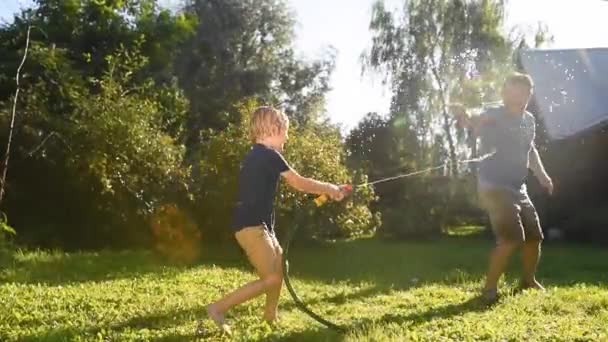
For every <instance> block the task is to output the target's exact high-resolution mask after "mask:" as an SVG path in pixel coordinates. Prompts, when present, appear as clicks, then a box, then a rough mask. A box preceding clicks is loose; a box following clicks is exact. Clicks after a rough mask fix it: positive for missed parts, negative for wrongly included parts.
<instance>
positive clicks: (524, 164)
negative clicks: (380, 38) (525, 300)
mask: <svg viewBox="0 0 608 342" xmlns="http://www.w3.org/2000/svg"><path fill="white" fill-rule="evenodd" d="M532 89H533V82H532V79H531V78H530V76H528V75H525V74H520V73H515V74H513V75H511V76H510V77H508V79H507V80H506V82H505V84H504V87H503V90H502V97H503V105H502V106H499V107H496V108H491V109H489V110H488V111H486V112H485V113H483V114H481V115H479V116H475V117H471V116H469V115H468V114H467V113H466V111H465V110H464V109H463V108H462V107H455V110H454V111H455V116H456V120H457V122H458V124H459V125H466V126H468V127H470V128H473V129H474V131H475V132H476V133H477V134H478V135H479V136H480V137H481V140H482V152H483V153H489V152H492V151H495V154H494V155H492V156H491V157H490V158H488V159H485V160H483V161H482V162H481V164H480V167H479V173H478V187H479V199H480V202H481V206H482V207H483V208H484V209H485V210H486V211H487V212H488V215H489V217H490V222H491V224H492V228H493V231H494V234H495V236H496V242H497V243H496V247H495V248H494V250H493V251H492V253H491V255H490V264H489V269H488V273H487V277H486V283H485V287H484V290H483V296H484V297H485V299H486V300H488V301H490V302H493V301H496V300H497V298H498V291H497V287H498V279H499V278H500V276H501V275H502V273H503V271H504V269H505V266H506V264H507V262H508V259H509V257H510V256H511V254H512V253H513V251H514V250H515V249H516V248H518V247H522V250H523V260H522V262H523V278H522V284H521V287H522V288H534V289H543V287H542V286H541V285H540V284H539V283H538V281H537V280H536V278H535V272H536V267H537V265H538V261H539V259H540V246H541V242H542V240H543V232H542V229H541V226H540V222H539V219H538V215H537V213H536V209H535V208H534V205H533V204H532V201H531V200H530V198H529V196H528V193H527V190H526V184H525V178H526V176H527V174H528V168H530V169H531V170H532V172H533V173H534V175H535V176H536V178H537V179H538V181H539V182H540V184H541V185H542V186H543V187H544V188H545V189H546V190H547V191H548V192H549V194H551V193H552V192H553V183H552V181H551V178H550V177H549V176H548V175H547V173H546V172H545V169H544V167H543V164H542V162H541V159H540V156H539V154H538V151H537V149H536V146H535V144H534V137H535V124H536V123H535V118H534V116H533V115H532V114H530V113H529V112H527V111H526V107H527V105H528V101H529V100H530V97H531V95H532Z"/></svg>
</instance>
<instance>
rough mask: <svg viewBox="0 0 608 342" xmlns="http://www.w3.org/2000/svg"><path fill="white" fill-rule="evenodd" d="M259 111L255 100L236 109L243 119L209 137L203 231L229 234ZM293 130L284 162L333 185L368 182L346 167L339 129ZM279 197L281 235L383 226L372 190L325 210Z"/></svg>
mask: <svg viewBox="0 0 608 342" xmlns="http://www.w3.org/2000/svg"><path fill="white" fill-rule="evenodd" d="M254 108H255V102H247V103H244V104H243V105H241V106H239V107H237V108H236V112H235V113H234V114H233V115H240V117H241V119H240V121H239V122H238V123H237V124H231V125H229V126H228V128H226V129H225V130H223V131H221V132H214V133H213V134H210V135H209V137H208V138H207V139H208V141H207V143H206V144H205V145H204V149H203V151H202V155H203V158H202V162H201V171H200V174H201V178H200V179H199V180H198V190H197V191H196V196H197V203H198V205H199V206H198V208H197V210H196V211H197V213H198V214H199V215H200V216H199V222H201V225H202V226H203V230H204V232H207V233H211V232H214V234H212V235H215V236H218V235H229V233H230V229H229V227H230V223H231V221H230V220H231V219H232V210H233V203H234V202H235V198H236V190H237V186H238V184H237V181H238V173H239V166H240V162H241V160H242V158H243V156H244V155H245V153H246V152H247V151H248V149H249V148H250V146H251V141H250V140H249V136H248V127H249V126H248V123H249V115H250V113H251V112H252V111H253V109H254ZM290 131H291V132H290V134H289V141H288V142H287V145H286V152H285V158H286V159H287V161H288V162H289V163H290V165H291V166H292V167H293V168H294V169H295V170H297V171H298V172H299V173H300V174H302V175H304V176H306V177H312V178H316V179H320V180H323V181H328V182H334V183H346V182H349V181H351V180H352V179H353V178H354V177H358V179H364V178H363V177H364V176H363V173H362V172H360V171H355V172H350V171H349V170H348V169H347V168H346V167H345V166H344V164H343V163H344V159H343V157H344V152H343V150H342V148H341V143H340V136H339V134H338V132H337V131H336V130H335V129H333V128H331V127H323V126H319V127H297V125H296V126H295V127H293V126H292V127H291V128H290ZM355 179H356V178H355ZM277 196H278V200H277V202H276V209H277V225H278V229H279V231H282V230H284V229H286V228H288V226H290V225H299V226H300V227H301V228H302V229H300V231H302V232H304V234H305V236H306V237H311V236H318V237H334V238H335V237H353V236H360V235H363V234H370V233H373V232H374V230H375V228H376V226H377V225H378V218H377V217H376V216H374V215H373V214H372V213H371V212H370V211H369V209H368V208H367V204H368V203H369V202H370V201H371V200H372V199H373V193H372V192H371V191H369V190H368V189H363V190H362V191H358V192H357V194H356V195H355V197H354V199H353V200H349V201H346V202H345V203H330V204H327V205H325V206H323V207H321V208H316V207H314V204H312V198H311V197H309V196H306V195H304V194H301V193H296V192H295V191H294V190H293V189H287V188H286V187H282V188H281V191H280V193H279V194H278V195H277Z"/></svg>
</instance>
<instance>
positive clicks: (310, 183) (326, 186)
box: [281, 169, 344, 201]
mask: <svg viewBox="0 0 608 342" xmlns="http://www.w3.org/2000/svg"><path fill="white" fill-rule="evenodd" d="M281 176H283V178H285V181H286V182H287V184H289V186H291V187H292V188H294V189H296V190H298V191H301V192H307V193H310V194H316V195H324V194H327V195H329V196H330V197H331V198H332V199H333V200H338V201H339V200H341V199H342V198H343V197H344V194H343V193H342V191H341V189H340V187H338V186H337V185H334V184H330V183H325V182H320V181H318V180H315V179H312V178H307V177H302V176H300V175H299V174H298V173H297V172H296V171H295V170H293V169H289V170H287V171H285V172H283V173H281Z"/></svg>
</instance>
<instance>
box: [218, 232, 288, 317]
mask: <svg viewBox="0 0 608 342" xmlns="http://www.w3.org/2000/svg"><path fill="white" fill-rule="evenodd" d="M267 234H268V233H267V232H265V231H263V228H259V227H252V228H245V229H243V230H241V231H239V232H238V233H237V234H236V238H237V241H238V242H239V244H240V245H241V247H242V248H243V249H244V250H245V252H246V254H247V257H248V258H249V261H250V262H251V264H252V265H253V267H254V268H255V270H256V272H257V273H258V275H259V276H260V278H261V279H259V280H256V281H252V282H250V283H247V284H245V285H244V286H242V287H240V288H238V289H237V290H235V291H233V292H231V293H229V294H227V295H225V296H224V297H223V298H222V299H220V300H218V301H217V302H215V303H213V304H210V305H209V306H208V307H207V312H208V313H209V317H210V318H212V319H213V320H214V321H215V322H216V324H218V323H219V324H218V325H220V326H221V325H222V324H224V323H223V316H224V314H225V313H226V312H227V311H228V310H230V309H231V308H232V307H234V306H236V305H239V304H242V303H244V302H246V301H248V300H250V299H252V298H255V297H257V296H259V295H261V294H263V293H268V291H269V290H271V289H276V288H277V287H278V288H279V289H280V285H281V284H282V274H280V273H277V272H276V271H275V260H276V252H275V248H274V246H273V242H272V240H271V239H269V238H268V235H267ZM277 300H278V299H277ZM214 317H215V318H214Z"/></svg>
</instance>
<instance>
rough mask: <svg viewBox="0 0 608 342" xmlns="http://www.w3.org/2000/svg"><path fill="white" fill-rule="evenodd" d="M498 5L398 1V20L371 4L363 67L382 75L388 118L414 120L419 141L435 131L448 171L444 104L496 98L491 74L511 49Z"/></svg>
mask: <svg viewBox="0 0 608 342" xmlns="http://www.w3.org/2000/svg"><path fill="white" fill-rule="evenodd" d="M503 6H504V4H503V1H492V0H480V1H464V0H429V1H421V0H405V1H404V7H403V16H402V17H397V14H396V13H391V12H389V11H387V10H386V8H385V6H384V3H383V1H377V2H376V3H375V4H374V6H373V13H372V19H371V22H370V26H369V27H370V30H371V32H372V36H373V38H372V42H373V45H372V48H371V50H370V51H368V52H367V53H365V54H364V60H365V64H366V67H367V69H369V70H375V71H381V72H386V78H385V82H388V83H390V85H391V87H392V89H393V99H392V107H391V112H392V115H393V116H395V117H403V118H404V119H405V120H406V121H408V122H411V123H413V124H414V127H416V132H417V135H418V138H419V140H420V141H421V142H422V143H423V145H424V146H426V147H430V146H433V145H434V142H433V140H435V139H434V137H435V136H437V135H436V134H435V133H434V132H440V135H439V136H441V137H442V138H443V139H445V141H446V143H447V150H448V152H449V157H450V159H451V161H452V164H451V165H452V169H451V172H452V173H453V174H457V168H456V165H457V164H456V163H455V161H456V160H457V154H458V149H457V140H456V138H455V134H456V132H455V130H454V129H453V128H452V126H453V125H452V120H451V118H450V115H449V113H448V105H449V104H450V103H451V102H466V103H467V104H468V105H473V106H474V105H479V104H481V103H482V102H484V101H488V100H491V99H496V96H497V92H496V90H497V89H498V87H497V82H499V80H500V78H499V77H497V75H499V74H500V71H501V70H503V69H504V68H505V66H507V65H509V59H510V57H511V52H512V51H513V48H512V45H513V44H512V42H511V41H510V40H509V39H507V38H506V37H505V36H504V35H503V34H502V32H501V29H502V24H503V15H502V13H503ZM439 127H441V129H439Z"/></svg>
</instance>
